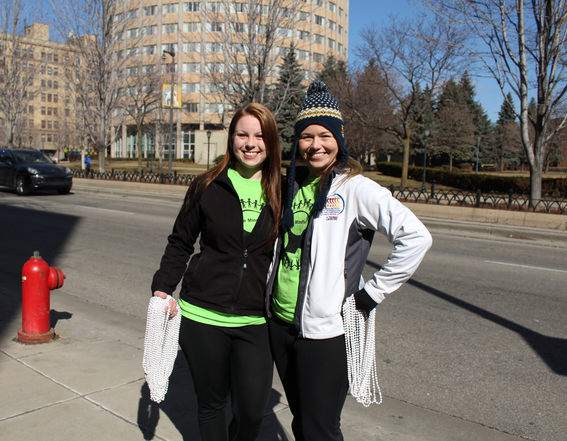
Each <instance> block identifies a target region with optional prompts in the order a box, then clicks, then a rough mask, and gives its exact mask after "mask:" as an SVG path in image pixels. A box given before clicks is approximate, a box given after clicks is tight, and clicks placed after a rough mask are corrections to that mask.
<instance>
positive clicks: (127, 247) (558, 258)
mask: <svg viewBox="0 0 567 441" xmlns="http://www.w3.org/2000/svg"><path fill="white" fill-rule="evenodd" d="M179 207H180V203H176V202H159V201H156V200H148V199H138V198H130V197H120V196H97V195H89V194H81V193H75V194H71V195H68V196H59V195H55V194H44V195H35V196H31V197H27V198H21V197H17V196H16V195H15V193H13V192H11V191H9V190H5V189H0V232H1V233H0V249H1V251H2V252H1V253H0V281H1V283H2V285H3V288H5V287H6V286H8V287H10V288H11V289H12V290H13V291H14V304H13V309H12V311H3V312H2V318H8V319H9V315H10V313H11V312H12V313H13V312H14V311H15V310H16V308H17V306H18V301H19V298H18V297H19V295H20V292H21V291H20V275H21V267H22V265H23V264H24V263H25V261H26V260H27V259H28V258H29V257H31V256H32V254H33V251H36V250H37V251H40V253H41V255H42V257H44V259H45V260H46V261H47V262H48V263H49V264H50V265H51V266H58V267H60V268H61V269H62V271H63V273H64V274H65V275H66V276H67V279H66V281H65V285H64V287H63V288H62V290H64V291H65V292H67V293H69V294H72V295H75V296H77V297H81V298H83V299H87V300H90V301H92V302H95V303H98V304H101V305H104V306H106V307H108V308H110V309H113V310H117V311H120V312H123V313H126V314H130V315H134V316H137V317H145V314H146V307H147V299H148V298H149V296H150V290H149V285H150V281H151V278H152V275H153V273H154V271H155V270H156V269H157V267H158V265H159V259H160V258H161V254H162V252H163V249H164V247H165V244H166V239H167V235H168V234H169V232H170V231H171V227H172V225H173V221H174V218H175V216H176V214H177V212H178V210H179ZM467 236H472V235H467V234H466V233H461V234H460V235H454V234H445V233H442V232H438V233H434V234H433V238H434V245H433V247H432V249H431V251H430V252H429V253H428V255H427V256H426V258H425V260H424V262H423V264H422V266H421V267H420V268H419V270H418V272H417V273H416V274H415V276H414V277H413V279H412V280H411V281H410V282H409V283H407V284H406V285H405V286H404V287H402V288H401V289H400V290H399V291H398V292H396V293H394V294H392V295H391V296H390V297H388V298H387V299H386V300H385V301H384V302H383V303H382V304H381V305H380V306H379V309H378V318H377V358H378V376H379V381H380V384H381V387H382V392H383V393H384V395H386V396H389V397H393V398H396V399H400V400H403V401H406V402H409V403H412V404H415V405H417V406H421V407H424V408H428V409H432V410H436V411H440V412H444V413H447V414H450V415H454V416H458V417H461V418H463V419H466V420H469V421H473V422H477V423H481V424H484V425H487V426H489V427H493V428H496V429H498V430H501V431H505V432H508V433H512V434H515V435H518V436H522V437H525V438H528V439H532V440H538V441H540V440H541V441H543V440H546V441H547V440H551V441H565V439H567V436H566V435H565V434H566V433H567V420H566V410H567V320H566V319H565V318H566V316H567V289H566V288H565V286H567V268H566V265H565V263H566V262H567V249H566V248H558V247H554V246H550V245H549V244H546V243H545V242H537V241H521V240H513V239H495V238H482V237H467ZM388 252H389V244H388V243H387V241H385V240H384V239H383V238H381V237H379V238H377V240H376V241H375V244H374V246H373V248H372V252H371V255H370V257H369V260H368V264H367V267H366V270H365V278H367V277H371V275H372V272H373V271H374V270H375V269H376V268H378V267H379V265H381V264H383V263H384V262H385V261H386V259H387V255H388ZM0 332H1V321H0Z"/></svg>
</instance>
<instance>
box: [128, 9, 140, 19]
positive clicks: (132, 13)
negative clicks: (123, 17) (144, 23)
mask: <svg viewBox="0 0 567 441" xmlns="http://www.w3.org/2000/svg"><path fill="white" fill-rule="evenodd" d="M139 12H140V10H139V9H130V10H129V11H128V20H131V19H133V18H136V17H138V15H139Z"/></svg>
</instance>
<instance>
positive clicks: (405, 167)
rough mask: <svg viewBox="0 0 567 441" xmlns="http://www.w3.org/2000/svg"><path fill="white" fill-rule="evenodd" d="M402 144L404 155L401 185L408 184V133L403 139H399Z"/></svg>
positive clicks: (405, 185)
mask: <svg viewBox="0 0 567 441" xmlns="http://www.w3.org/2000/svg"><path fill="white" fill-rule="evenodd" d="M400 141H401V143H402V146H403V148H404V156H403V160H402V180H401V182H400V185H401V186H402V187H407V186H408V169H409V151H410V136H409V135H408V136H407V137H406V138H404V139H400Z"/></svg>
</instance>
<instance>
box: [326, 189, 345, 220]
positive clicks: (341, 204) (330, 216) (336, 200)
mask: <svg viewBox="0 0 567 441" xmlns="http://www.w3.org/2000/svg"><path fill="white" fill-rule="evenodd" d="M344 209H345V200H344V199H343V197H342V196H341V195H340V194H338V193H335V194H332V195H329V196H327V205H325V208H323V211H322V212H321V214H322V215H323V216H326V219H327V220H337V217H338V216H339V215H340V214H341V213H342V212H343V211H344Z"/></svg>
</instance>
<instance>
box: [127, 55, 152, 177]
mask: <svg viewBox="0 0 567 441" xmlns="http://www.w3.org/2000/svg"><path fill="white" fill-rule="evenodd" d="M128 69H129V70H130V75H128V76H127V77H126V78H125V80H124V82H123V89H122V90H120V92H121V93H120V95H121V97H122V102H121V107H122V108H123V109H124V111H125V112H126V114H127V115H128V116H129V117H130V119H131V122H133V123H134V125H135V126H136V137H137V140H136V150H137V152H138V171H142V139H143V136H144V124H146V123H148V122H151V121H152V120H153V118H154V116H155V114H156V113H157V109H158V107H160V106H161V89H160V88H161V84H162V80H161V76H160V75H159V74H158V73H157V69H156V67H155V65H151V64H148V65H143V64H142V59H141V58H138V59H137V60H134V62H133V63H129V64H128ZM128 122H129V121H128V119H126V120H125V121H124V123H126V124H127V123H128Z"/></svg>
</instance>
